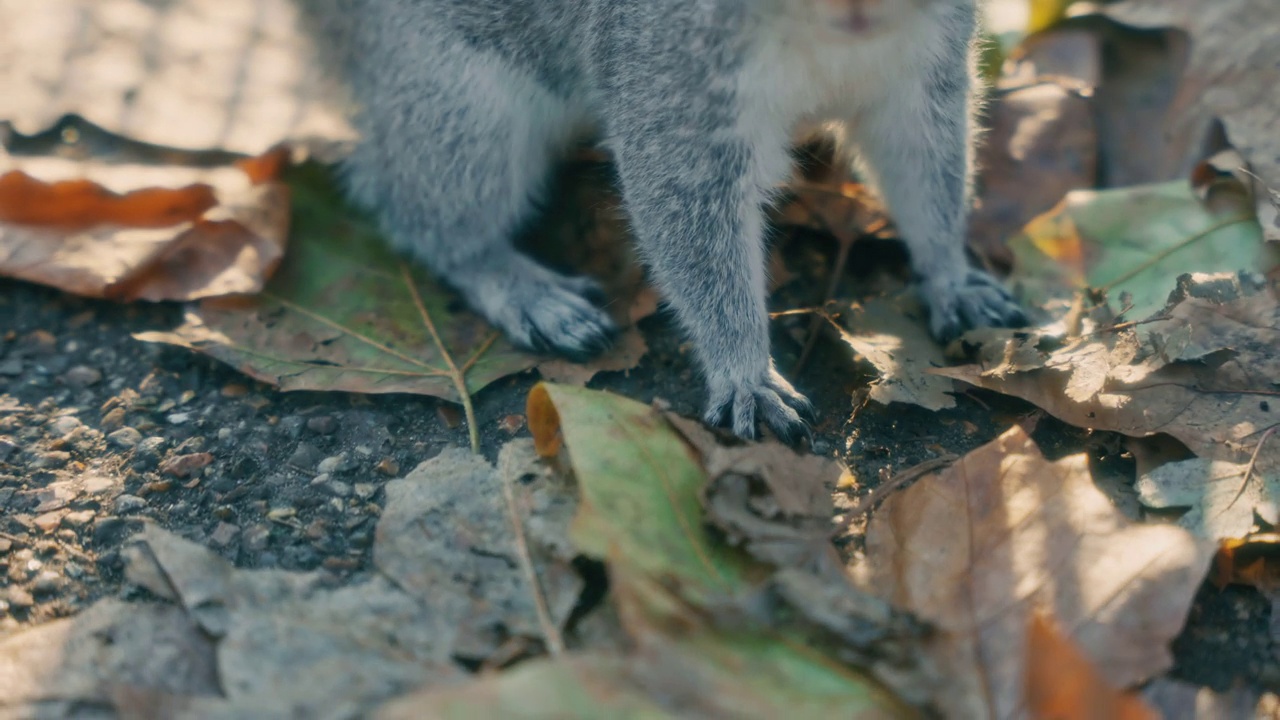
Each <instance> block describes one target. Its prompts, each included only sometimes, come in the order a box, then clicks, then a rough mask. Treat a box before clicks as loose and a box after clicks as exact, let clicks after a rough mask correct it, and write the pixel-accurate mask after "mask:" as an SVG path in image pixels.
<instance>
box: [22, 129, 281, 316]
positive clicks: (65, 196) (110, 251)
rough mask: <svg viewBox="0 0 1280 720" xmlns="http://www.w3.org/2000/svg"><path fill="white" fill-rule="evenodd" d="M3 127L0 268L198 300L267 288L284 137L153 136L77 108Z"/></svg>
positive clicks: (97, 290)
mask: <svg viewBox="0 0 1280 720" xmlns="http://www.w3.org/2000/svg"><path fill="white" fill-rule="evenodd" d="M63 138H69V139H71V140H72V141H73V142H68V141H64V140H63ZM0 139H3V140H4V146H5V147H4V149H3V150H0V275H7V276H10V277H15V278H18V279H20V280H26V281H28V282H35V283H40V284H43V285H50V286H52V287H56V288H58V289H60V290H63V291H66V292H70V293H74V294H77V295H83V296H87V297H94V298H108V299H111V300H122V301H134V300H153V301H160V300H196V299H200V298H207V297H217V296H222V295H230V294H233V293H254V292H257V291H259V290H261V289H262V286H263V285H264V284H265V283H266V281H267V279H268V278H269V277H270V276H271V274H272V273H273V272H274V271H275V269H276V266H277V265H278V264H279V263H280V259H281V257H282V256H283V255H284V250H285V243H286V238H287V235H288V229H289V188H288V186H287V185H286V184H285V183H284V182H283V181H282V180H281V179H280V171H281V168H282V167H283V165H284V164H285V162H287V159H288V154H287V152H286V151H285V150H283V149H277V150H273V151H271V152H269V153H267V154H265V155H263V156H260V157H257V158H243V157H240V156H235V155H232V154H230V153H220V152H211V151H183V150H177V149H171V148H162V147H157V146H149V145H143V144H141V143H136V142H133V141H130V140H128V139H126V138H122V137H119V136H116V135H112V134H111V133H108V132H106V131H105V130H103V129H101V128H98V127H95V126H93V125H91V124H89V123H87V122H85V121H84V120H82V119H80V118H76V117H66V118H63V119H62V120H61V121H59V123H58V124H57V125H56V126H54V127H53V128H51V129H49V130H47V131H45V132H43V133H40V134H38V135H36V136H32V137H27V136H22V135H17V134H11V135H10V136H9V137H7V138H4V136H3V134H2V133H0ZM5 150H7V151H8V152H5ZM88 151H92V152H91V153H90V154H82V153H83V152H88Z"/></svg>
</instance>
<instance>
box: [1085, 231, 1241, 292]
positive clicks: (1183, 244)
mask: <svg viewBox="0 0 1280 720" xmlns="http://www.w3.org/2000/svg"><path fill="white" fill-rule="evenodd" d="M1250 220H1257V216H1255V215H1250V214H1246V213H1242V214H1240V215H1233V216H1231V217H1228V218H1227V219H1225V220H1220V221H1218V222H1216V223H1214V224H1213V225H1210V226H1209V227H1207V228H1205V229H1204V230H1201V231H1200V232H1198V233H1195V234H1194V235H1192V236H1191V237H1189V238H1187V239H1186V240H1183V241H1182V242H1180V243H1178V244H1177V245H1174V246H1173V247H1171V248H1168V249H1166V250H1164V251H1162V252H1158V253H1156V254H1155V255H1152V256H1151V257H1150V258H1148V259H1147V261H1146V262H1144V263H1141V264H1139V265H1138V267H1136V268H1134V269H1132V270H1130V271H1129V272H1127V273H1125V274H1124V275H1121V276H1120V277H1118V278H1116V279H1115V280H1112V281H1111V282H1109V283H1107V284H1106V285H1103V286H1102V287H1100V288H1098V289H1099V290H1102V291H1103V292H1108V291H1110V290H1111V289H1112V288H1114V287H1115V286H1117V285H1119V284H1120V283H1123V282H1128V281H1129V280H1131V279H1133V278H1134V276H1136V275H1138V274H1139V273H1142V272H1143V271H1145V270H1148V269H1150V268H1151V267H1152V266H1154V265H1155V264H1157V263H1159V262H1160V261H1161V260H1164V259H1165V258H1167V257H1169V256H1170V255H1172V254H1174V253H1176V252H1178V251H1179V250H1182V249H1183V248H1185V247H1187V246H1188V245H1191V244H1192V243H1195V242H1197V241H1199V240H1203V239H1204V238H1206V237H1208V236H1210V235H1212V234H1214V233H1216V232H1218V231H1219V230H1222V229H1224V228H1228V227H1231V226H1232V225H1236V224H1238V223H1242V222H1249V221H1250Z"/></svg>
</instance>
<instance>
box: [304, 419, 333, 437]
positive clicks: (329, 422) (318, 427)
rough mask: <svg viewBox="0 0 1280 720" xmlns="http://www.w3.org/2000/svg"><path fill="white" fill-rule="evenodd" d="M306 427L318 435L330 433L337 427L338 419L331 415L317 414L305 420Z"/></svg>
mask: <svg viewBox="0 0 1280 720" xmlns="http://www.w3.org/2000/svg"><path fill="white" fill-rule="evenodd" d="M307 429H308V430H310V431H311V432H313V433H317V434H319V435H332V434H333V431H334V430H337V429H338V421H337V420H334V419H333V416H332V415H317V416H315V417H313V418H310V419H309V420H307Z"/></svg>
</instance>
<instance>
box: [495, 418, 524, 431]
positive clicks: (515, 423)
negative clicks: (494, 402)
mask: <svg viewBox="0 0 1280 720" xmlns="http://www.w3.org/2000/svg"><path fill="white" fill-rule="evenodd" d="M522 428H524V416H523V415H507V416H506V417H504V418H502V419H501V420H499V421H498V429H499V430H501V431H503V432H505V433H506V434H508V435H515V434H516V433H518V432H520V430H521V429H522Z"/></svg>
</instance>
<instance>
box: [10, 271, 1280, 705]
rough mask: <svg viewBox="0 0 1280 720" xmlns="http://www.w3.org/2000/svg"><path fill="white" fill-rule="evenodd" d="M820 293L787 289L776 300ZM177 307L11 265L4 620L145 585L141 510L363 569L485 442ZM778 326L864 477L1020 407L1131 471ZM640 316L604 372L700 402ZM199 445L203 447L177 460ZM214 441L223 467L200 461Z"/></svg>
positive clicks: (267, 557)
mask: <svg viewBox="0 0 1280 720" xmlns="http://www.w3.org/2000/svg"><path fill="white" fill-rule="evenodd" d="M793 285H797V286H805V287H810V286H812V287H822V286H823V285H825V281H812V279H810V281H801V282H798V283H793ZM820 301H821V298H815V297H806V296H805V293H804V292H800V291H797V290H796V289H795V288H788V289H784V291H783V293H781V297H780V298H779V300H778V303H779V305H780V306H782V305H785V306H787V307H800V306H805V305H806V304H808V305H812V304H815V303H817V302H820ZM180 319H181V309H180V308H179V307H177V306H174V305H143V304H139V305H129V306H122V305H116V304H111V303H107V302H96V301H89V300H83V299H79V298H75V297H70V296H67V295H64V294H60V293H58V292H55V291H53V290H48V289H44V288H41V287H36V286H32V285H28V284H23V283H18V282H11V281H0V509H2V514H0V588H3V590H0V637H3V636H4V635H7V634H9V633H12V632H13V631H15V630H17V629H19V628H22V627H25V626H28V625H31V624H33V623H39V622H43V621H46V620H49V619H51V618H55V617H61V616H66V615H70V614H72V613H75V612H76V611H77V610H79V609H81V608H83V607H85V606H86V605H88V604H89V603H91V602H93V601H94V600H96V599H98V598H101V597H104V596H114V595H120V594H122V593H127V592H128V590H127V588H126V586H125V584H124V583H123V579H122V576H121V575H122V572H121V568H122V562H121V558H120V549H121V546H122V542H123V541H124V540H125V539H126V538H128V537H129V536H130V535H131V534H132V533H133V532H135V531H136V530H138V529H139V528H140V527H141V525H142V524H143V523H144V522H155V523H158V524H160V525H161V526H163V527H165V528H167V529H169V530H172V531H174V532H176V533H178V534H180V535H182V536H184V537H187V538H189V539H191V540H194V541H196V542H199V543H202V544H205V545H208V546H209V547H212V548H214V549H216V550H217V551H218V552H219V553H221V554H222V555H224V556H225V557H227V558H228V559H230V560H232V561H234V562H235V563H236V564H237V565H238V566H241V567H276V568H284V569H296V570H310V569H317V568H320V569H323V570H325V571H327V572H329V573H332V574H334V575H335V576H337V577H343V578H345V577H347V576H351V575H353V574H358V573H362V572H364V571H365V570H366V568H368V567H369V563H370V556H369V548H370V546H371V541H372V533H373V528H374V524H375V522H376V519H377V517H378V515H379V513H380V512H381V503H382V502H383V494H382V485H383V484H384V483H385V482H386V481H387V480H388V479H390V478H391V477H396V476H399V475H402V474H403V473H404V472H407V471H408V470H410V469H412V468H413V467H415V466H416V465H417V464H418V463H420V462H422V461H424V460H426V459H429V458H431V457H433V456H434V455H436V454H437V453H438V452H440V450H441V449H442V448H444V447H446V446H449V445H459V446H465V445H466V444H467V442H468V440H467V430H466V427H465V425H464V423H463V422H462V421H461V412H460V411H459V410H458V409H457V408H455V407H454V406H452V405H449V404H447V403H443V402H441V401H437V400H435V399H432V398H424V397H415V396H406V395H385V396H356V395H347V394H340V393H328V394H326V393H310V392H298V393H280V392H276V391H275V390H273V389H271V388H270V387H267V386H264V385H261V384H258V383H255V382H253V381H251V380H248V379H247V378H245V377H244V376H242V375H240V374H238V373H237V372H235V371H234V370H233V369H231V368H229V367H226V366H224V365H221V364H219V363H216V362H214V361H212V360H209V359H206V358H204V357H202V356H198V355H195V354H192V353H189V352H187V351H185V350H180V349H175V348H169V347H164V346H157V345H149V344H145V343H142V342H138V341H136V340H134V339H133V338H132V337H131V333H134V332H138V331H143V330H156V329H167V328H170V327H172V326H174V325H176V324H177V323H178V322H179V321H180ZM776 325H777V327H778V333H777V337H776V338H775V340H776V343H777V345H776V348H777V353H776V354H777V357H778V364H779V367H780V368H782V369H783V370H784V371H785V372H787V373H788V374H791V375H792V376H793V377H795V379H796V380H797V385H798V386H799V387H800V388H801V389H802V390H803V391H805V392H806V393H808V394H809V396H810V397H811V398H812V399H813V400H814V402H815V403H816V405H817V406H818V409H819V414H820V418H821V420H820V422H819V424H818V426H817V427H816V428H815V450H816V451H817V452H819V453H822V454H825V455H830V456H835V457H839V458H841V459H843V460H844V461H845V462H847V463H848V465H849V466H850V468H851V469H852V471H853V473H854V475H855V477H856V478H857V479H858V480H859V484H860V487H859V488H858V490H857V492H858V494H859V495H860V494H862V493H865V492H866V491H867V490H868V489H869V488H873V487H875V486H876V485H878V484H879V483H880V482H882V481H883V480H884V479H885V478H887V477H891V476H892V475H893V474H894V473H896V472H898V471H900V470H902V469H905V468H908V467H911V466H912V465H915V464H917V463H919V462H922V461H925V460H928V459H930V458H934V457H938V456H939V455H943V454H946V453H956V454H959V453H964V452H966V451H968V450H971V449H973V448H975V447H977V446H979V445H981V444H983V443H985V442H987V441H988V440H990V439H992V438H993V437H995V436H996V435H997V434H998V433H999V432H1000V431H1001V430H1002V429H1004V428H1006V427H1008V426H1009V425H1011V424H1012V423H1014V422H1019V421H1023V422H1026V423H1031V422H1032V421H1034V422H1035V428H1036V430H1035V437H1036V440H1037V442H1039V443H1040V445H1041V447H1042V448H1043V450H1044V452H1045V453H1046V454H1047V455H1049V456H1050V457H1060V456H1062V455H1065V454H1068V453H1072V452H1079V451H1081V450H1088V451H1089V452H1091V453H1093V455H1094V456H1095V457H1096V459H1097V460H1098V464H1099V467H1105V468H1107V469H1108V470H1109V471H1110V472H1112V473H1113V474H1118V475H1120V476H1123V475H1124V473H1125V472H1128V473H1129V478H1130V480H1131V478H1132V468H1131V467H1129V468H1128V469H1127V470H1126V466H1125V462H1124V460H1123V459H1122V458H1120V457H1119V455H1118V453H1117V452H1116V450H1115V448H1116V447H1118V443H1115V442H1114V438H1108V437H1105V436H1104V437H1100V436H1097V435H1090V434H1089V433H1086V432H1083V431H1080V430H1077V429H1074V428H1069V427H1066V426H1063V425H1061V424H1059V423H1056V422H1054V421H1052V420H1050V419H1047V418H1043V417H1040V416H1039V414H1038V413H1037V411H1035V409H1034V408H1032V407H1030V406H1028V405H1025V404H1022V403H1018V402H1015V401H1011V400H1009V399H1007V398H1002V397H1000V396H996V395H993V394H989V393H980V392H973V393H969V394H964V395H961V396H960V400H959V403H958V406H957V407H956V408H955V409H952V410H949V411H945V412H940V413H935V412H931V411H927V410H924V409H921V408H916V407H911V406H893V407H891V408H884V407H881V406H878V405H876V404H874V403H867V402H864V401H863V400H862V399H861V398H862V391H863V389H864V388H865V383H866V380H867V376H866V375H865V373H864V372H863V371H861V370H858V369H856V368H855V367H854V366H853V365H852V363H851V362H850V361H849V360H848V357H847V354H848V353H847V350H846V351H842V349H841V348H840V347H837V346H836V345H835V344H834V343H828V342H820V343H819V344H818V346H817V349H816V351H815V353H814V355H813V357H812V358H810V360H809V361H808V363H807V364H806V367H805V368H804V369H803V372H802V373H801V374H800V375H799V376H796V375H795V374H794V373H791V372H790V370H791V369H792V368H793V367H794V365H795V362H796V358H797V356H798V355H799V352H800V343H799V342H798V341H797V339H802V338H803V337H804V336H805V333H806V332H807V329H808V327H809V320H808V318H807V317H804V316H800V317H795V318H787V319H784V320H782V321H780V322H778V323H777V324H776ZM642 329H643V330H644V332H645V335H646V338H647V340H648V342H649V345H650V348H651V352H650V354H649V355H648V356H647V357H646V358H645V360H644V361H643V362H642V364H641V366H640V367H639V368H638V369H636V370H634V371H631V372H629V373H611V374H606V375H602V376H599V377H598V378H597V379H596V380H595V381H594V382H593V383H592V384H593V385H594V386H596V387H599V388H603V389H609V390H613V391H616V392H619V393H621V394H623V395H626V396H628V397H632V398H635V399H638V400H642V401H652V400H654V399H655V398H661V399H663V400H664V401H666V402H669V403H670V404H671V406H672V407H673V409H675V410H676V411H677V412H680V413H683V414H696V413H697V410H698V407H699V404H700V403H701V395H702V390H701V387H700V383H699V381H698V379H697V376H696V374H695V372H694V369H693V367H692V366H691V362H690V360H691V359H690V357H689V355H688V352H687V347H684V346H682V343H681V342H680V341H679V339H678V336H677V333H676V332H675V331H674V328H673V327H672V325H671V323H670V321H669V320H668V319H667V318H666V317H664V316H661V315H659V316H657V317H655V318H651V319H650V320H647V321H645V322H644V323H643V324H642ZM536 380H537V378H536V375H535V374H533V373H529V374H525V375H522V376H517V377H512V378H508V379H505V380H502V381H499V382H498V383H495V384H494V385H492V386H490V387H489V388H487V389H486V390H484V391H483V392H481V393H479V395H478V396H477V397H476V398H475V402H476V413H477V418H478V421H479V424H480V429H481V438H482V440H483V448H484V452H485V454H486V455H487V456H488V457H489V458H490V459H493V458H494V457H496V454H497V450H498V448H499V447H501V445H502V444H503V443H505V442H506V441H508V440H509V439H511V438H512V437H515V436H519V435H525V434H527V430H526V429H525V428H524V423H523V420H524V418H523V413H524V404H525V395H526V393H527V391H528V390H529V388H530V387H531V386H532V385H533V383H534V382H536ZM203 453H207V454H208V455H207V456H205V455H202V454H203ZM183 456H191V457H187V458H184V459H183V460H182V462H177V460H176V459H177V458H182V457H183ZM205 460H207V461H209V464H208V465H207V467H203V468H199V467H195V468H192V467H186V468H184V467H182V465H183V464H184V463H185V464H188V465H199V464H200V463H201V462H202V461H205ZM1269 622H1270V607H1269V604H1268V602H1267V601H1266V600H1265V599H1264V598H1263V597H1262V596H1261V595H1260V594H1259V593H1258V592H1256V591H1254V590H1252V589H1248V588H1235V587H1232V588H1227V589H1226V590H1222V591H1219V590H1216V589H1214V588H1212V587H1207V586H1206V587H1205V588H1204V589H1203V591H1202V592H1201V593H1200V595H1199V597H1198V598H1197V601H1196V604H1195V607H1194V608H1193V610H1192V612H1191V615H1190V620H1189V625H1188V627H1187V629H1186V630H1185V632H1184V633H1183V635H1182V636H1181V637H1180V638H1179V639H1178V641H1177V642H1176V643H1175V645H1174V649H1175V652H1176V655H1177V665H1176V667H1175V669H1174V671H1173V673H1172V674H1173V675H1174V676H1175V677H1177V678H1180V679H1184V680H1188V681H1191V682H1194V683H1199V684H1205V685H1210V686H1213V687H1214V688H1217V689H1226V688H1228V687H1230V686H1232V685H1233V684H1245V685H1248V686H1253V687H1258V688H1265V689H1271V690H1276V689H1280V664H1278V663H1277V656H1276V648H1275V647H1273V646H1272V643H1271V640H1270V637H1271V635H1270V632H1269V629H1268V628H1269Z"/></svg>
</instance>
